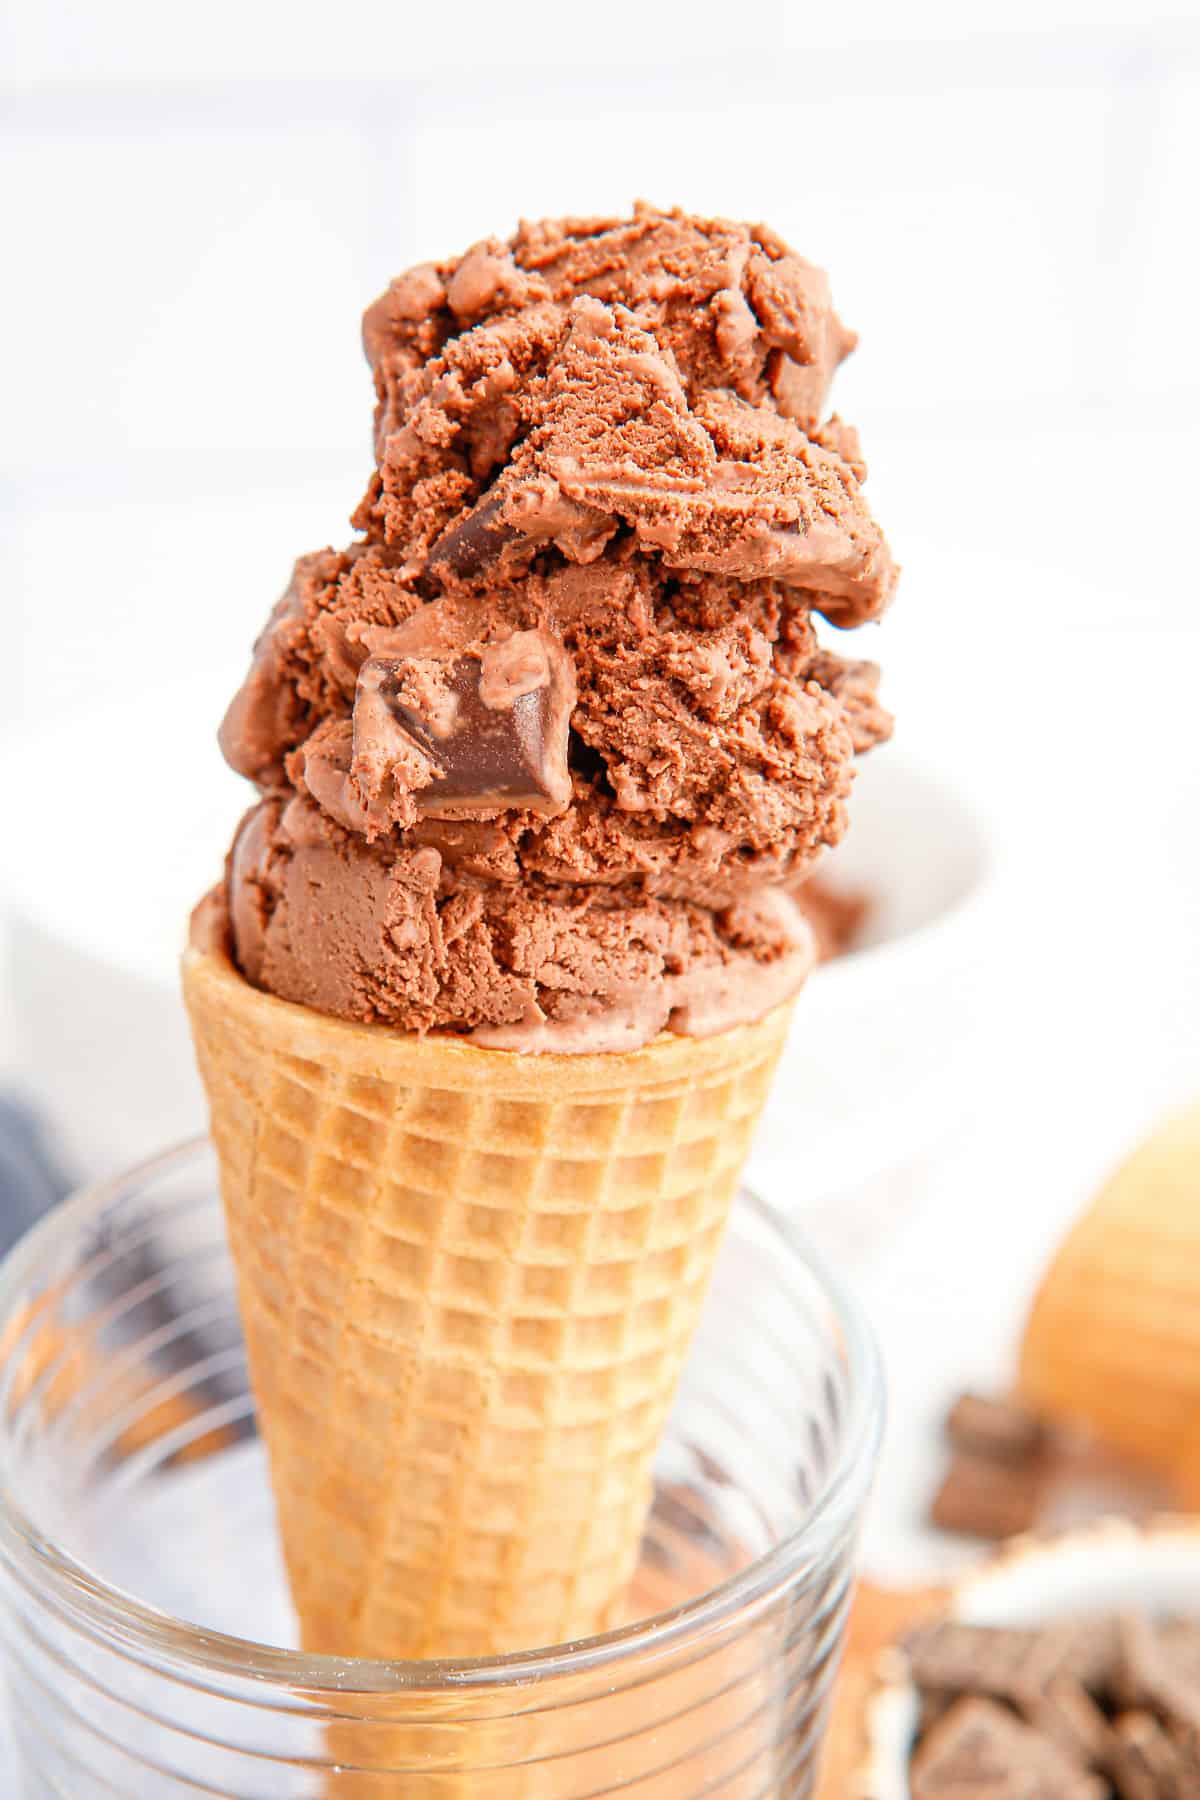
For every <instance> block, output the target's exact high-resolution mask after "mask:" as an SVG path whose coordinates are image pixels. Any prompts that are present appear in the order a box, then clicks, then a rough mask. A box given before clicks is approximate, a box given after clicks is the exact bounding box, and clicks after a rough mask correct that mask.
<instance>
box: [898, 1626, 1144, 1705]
mask: <svg viewBox="0 0 1200 1800" xmlns="http://www.w3.org/2000/svg"><path fill="white" fill-rule="evenodd" d="M1111 1646H1112V1635H1111V1633H1110V1632H1108V1631H1107V1629H1106V1624H1105V1622H1104V1621H1091V1620H1086V1621H1078V1622H1070V1623H1066V1624H1062V1625H1054V1626H1049V1627H1046V1628H1044V1629H1043V1630H1040V1631H1033V1630H1018V1629H1016V1628H1011V1629H1004V1628H1002V1627H999V1626H991V1625H964V1624H962V1623H960V1622H959V1621H958V1620H954V1619H942V1620H937V1621H935V1622H934V1623H932V1624H929V1625H922V1626H919V1627H918V1628H917V1630H916V1631H914V1632H912V1633H911V1634H910V1636H909V1637H908V1638H907V1639H906V1641H905V1645H904V1648H905V1651H906V1653H907V1655H908V1660H909V1664H910V1667H911V1669H912V1676H913V1680H914V1681H915V1682H916V1684H917V1686H918V1687H920V1688H927V1689H931V1690H933V1691H935V1692H941V1693H949V1694H987V1695H989V1696H990V1697H991V1698H992V1699H995V1700H1009V1701H1012V1702H1013V1703H1014V1704H1015V1705H1018V1706H1023V1705H1024V1704H1025V1702H1026V1701H1027V1700H1028V1699H1029V1698H1030V1697H1031V1696H1036V1695H1041V1694H1045V1693H1047V1692H1048V1691H1049V1689H1050V1686H1051V1684H1052V1683H1054V1682H1057V1681H1074V1682H1077V1683H1078V1684H1079V1686H1081V1687H1085V1688H1090V1689H1092V1690H1093V1691H1099V1690H1101V1689H1102V1688H1103V1686H1104V1685H1105V1682H1106V1680H1107V1678H1108V1675H1109V1672H1110V1670H1111V1668H1112V1647H1111Z"/></svg>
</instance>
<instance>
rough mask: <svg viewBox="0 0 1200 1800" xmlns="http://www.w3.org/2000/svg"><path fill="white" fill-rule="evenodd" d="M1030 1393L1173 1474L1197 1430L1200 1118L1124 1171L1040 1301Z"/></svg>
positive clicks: (1028, 1343) (1030, 1336)
mask: <svg viewBox="0 0 1200 1800" xmlns="http://www.w3.org/2000/svg"><path fill="white" fill-rule="evenodd" d="M1021 1381H1022V1386H1023V1388H1024V1390H1025V1392H1026V1394H1027V1395H1028V1396H1029V1398H1030V1399H1031V1400H1032V1401H1033V1402H1034V1404H1035V1405H1037V1406H1039V1407H1041V1408H1043V1409H1044V1410H1045V1411H1046V1412H1048V1413H1049V1414H1051V1415H1052V1416H1062V1417H1067V1418H1075V1419H1080V1420H1083V1421H1085V1422H1086V1423H1087V1424H1089V1425H1090V1426H1091V1427H1092V1428H1093V1429H1094V1430H1095V1431H1096V1432H1097V1433H1098V1434H1099V1435H1100V1436H1101V1437H1102V1438H1103V1439H1104V1440H1105V1441H1106V1442H1108V1443H1110V1444H1112V1445H1113V1446H1114V1447H1115V1448H1117V1449H1119V1450H1123V1451H1125V1452H1127V1453H1129V1454H1131V1455H1134V1456H1139V1457H1143V1458H1145V1459H1147V1460H1148V1461H1150V1462H1151V1463H1153V1464H1154V1465H1156V1466H1157V1467H1158V1468H1160V1469H1161V1470H1162V1471H1163V1472H1164V1473H1167V1474H1174V1473H1176V1472H1177V1471H1178V1470H1179V1466H1180V1463H1181V1462H1186V1459H1187V1457H1188V1455H1189V1454H1193V1455H1194V1452H1190V1450H1189V1446H1190V1445H1191V1443H1192V1441H1193V1438H1194V1435H1195V1433H1196V1430H1197V1428H1198V1427H1200V1107H1196V1108H1193V1109H1192V1110H1191V1111H1190V1112H1188V1113H1184V1114H1182V1115H1180V1116H1179V1117H1177V1118H1175V1119H1172V1120H1170V1121H1169V1122H1168V1123H1167V1124H1166V1125H1165V1126H1163V1127H1162V1128H1161V1129H1160V1130H1159V1131H1157V1132H1156V1133H1155V1134H1154V1136H1153V1137H1151V1138H1149V1139H1148V1140H1147V1142H1146V1143H1145V1144H1143V1145H1142V1147H1141V1148H1140V1149H1139V1150H1137V1151H1135V1153H1134V1154H1133V1156H1131V1157H1130V1158H1129V1160H1128V1162H1126V1163H1125V1164H1124V1166H1123V1167H1122V1168H1121V1169H1119V1170H1118V1171H1117V1173H1116V1174H1115V1175H1114V1176H1113V1178H1112V1180H1111V1181H1110V1182H1109V1183H1108V1186H1107V1187H1106V1188H1105V1189H1104V1191H1103V1192H1102V1193H1101V1195H1100V1196H1099V1198H1098V1199H1097V1200H1096V1201H1095V1203H1094V1205H1093V1206H1092V1207H1091V1208H1090V1210H1089V1211H1088V1212H1087V1213H1085V1214H1084V1216H1083V1218H1082V1219H1081V1220H1080V1221H1079V1223H1078V1224H1077V1225H1076V1226H1075V1229H1074V1230H1073V1231H1072V1232H1071V1234H1070V1236H1069V1237H1068V1238H1067V1240H1066V1242H1065V1243H1064V1244H1063V1246H1062V1248H1061V1249H1060V1250H1059V1252H1058V1255H1057V1256H1056V1258H1055V1260H1054V1262H1053V1264H1052V1265H1051V1268H1050V1271H1049V1274H1048V1275H1047V1276H1046V1278H1045V1280H1044V1282H1043V1284H1042V1287H1041V1290H1040V1292H1039V1294H1038V1296H1037V1299H1036V1301H1035V1302H1034V1307H1033V1311H1032V1313H1031V1315H1030V1319H1029V1324H1028V1326H1027V1328H1026V1333H1025V1341H1024V1345H1023V1348H1022V1353H1021Z"/></svg>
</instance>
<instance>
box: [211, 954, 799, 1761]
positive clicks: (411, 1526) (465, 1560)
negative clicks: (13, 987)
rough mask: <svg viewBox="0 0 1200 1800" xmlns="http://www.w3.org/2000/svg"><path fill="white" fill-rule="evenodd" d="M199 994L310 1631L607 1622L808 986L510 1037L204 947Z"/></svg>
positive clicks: (510, 1638) (245, 1298) (262, 1387)
mask: <svg viewBox="0 0 1200 1800" xmlns="http://www.w3.org/2000/svg"><path fill="white" fill-rule="evenodd" d="M184 991H185V996H186V1000H187V1005H188V1009H189V1013H190V1016H191V1023H192V1030H193V1034H194V1037H195V1040H196V1047H197V1053H198V1058H199V1062H200V1068H201V1073H202V1075H203V1078H204V1082H205V1086H206V1088H207V1091H208V1097H209V1103H210V1109H211V1114H212V1131H213V1137H214V1140H215V1142H216V1146H217V1153H218V1157H219V1161H220V1173H221V1184H222V1191H223V1196H224V1200H225V1206H226V1212H227V1217H228V1224H229V1236H230V1242H231V1246H232V1250H233V1256H234V1260H235V1264H236V1267H237V1272H238V1283H239V1297H240V1303H241V1310H242V1316H243V1322H244V1327H245V1333H246V1341H247V1348H248V1354H249V1362H250V1371H251V1379H252V1382H253V1385H254V1391H255V1396H256V1401H257V1405H258V1412H259V1420H260V1429H261V1430H262V1432H263V1435H264V1437H265V1440H266V1444H267V1449H268V1453H269V1457H270V1465H271V1475H272V1481H273V1485H274V1490H275V1496H276V1502H277V1508H278V1514H279V1523H280V1531H281V1538H282V1542H283V1546H284V1554H285V1558H286V1562H287V1567H288V1574H289V1578H290V1583H291V1588H292V1593H293V1597H294V1599H295V1603H296V1607H297V1611H298V1613H299V1617H300V1621H301V1628H302V1633H303V1638H304V1642H305V1644H306V1646H307V1647H308V1648H310V1649H315V1650H323V1651H329V1652H333V1653H336V1654H343V1655H351V1654H353V1655H364V1656H382V1657H393V1656H407V1657H427V1656H473V1655H489V1654H494V1653H498V1652H503V1651H508V1650H514V1649H532V1648H534V1647H536V1646H539V1645H544V1644H550V1643H557V1642H562V1641H565V1640H568V1639H571V1638H573V1637H576V1636H580V1635H585V1634H590V1633H592V1632H595V1631H597V1630H600V1629H603V1628H605V1627H606V1626H607V1625H609V1624H610V1623H612V1622H614V1621H615V1619H616V1618H617V1617H618V1614H619V1609H620V1606H621V1602H622V1597H623V1594H624V1590H625V1588H626V1586H627V1583H628V1581H629V1578H630V1576H631V1574H632V1572H633V1569H634V1566H635V1563H636V1560H637V1554H638V1547H639V1543H640V1538H641V1533H642V1527H643V1523H644V1518H645V1514H646V1510H647V1506H648V1502H649V1498H650V1493H651V1477H652V1465H653V1459H654V1453H655V1448H656V1446H657V1443H658V1441H659V1438H660V1435H661V1433H662V1430H663V1426H664V1424H665V1421H666V1416H667V1412H668V1409H669V1407H670V1403H671V1399H672V1396H673V1393H674V1390H675V1385H676V1381H677V1378H678V1375H679V1372H680V1368H681V1365H682V1362H683V1359H684V1356H685V1354H686V1351H687V1348H688V1344H689V1340H690V1338H691V1335H692V1330H693V1327H694V1324H695V1321H696V1316H697V1312H698V1309H699V1306H700V1303H701V1300H702V1299H703V1296H704V1293H705V1290H706V1288H707V1285H708V1280H709V1276H710V1273H711V1269H712V1265H713V1260H714V1256H715V1252H716V1248H717V1245H718V1242H719V1240H720V1237H721V1233H722V1229H723V1226H724V1223H725V1220H726V1216H727V1213H728V1208H729V1204H730V1201H731V1199H732V1197H733V1194H734V1191H735V1189H736V1186H737V1181H738V1177H739V1174H740V1171H741V1167H742V1163H743V1160H744V1157H745V1154H746V1150H747V1148H748V1145H749V1141H750V1136H751V1133H752V1131H753V1128H754V1124H755V1121H756V1119H757V1117H758V1113H759V1110H760V1108H761V1105H762V1102H763V1100H764V1098H765V1096H766V1093H767V1090H768V1087H769V1085H770V1080H771V1075H772V1072H773V1069H774V1065H775V1062H776V1059H777V1057H778V1054H779V1051H780V1048H781V1046H782V1043H783V1039H784V1035H785V1033H786V1029H787V1024H788V1017H789V1014H790V1010H791V1009H790V1006H784V1007H781V1008H778V1009H776V1011H774V1012H773V1013H771V1014H770V1015H768V1017H766V1018H765V1019H763V1020H761V1021H759V1022H757V1023H755V1024H752V1025H748V1026H742V1027H738V1028H737V1029H734V1030H731V1031H728V1032H725V1033H722V1034H720V1035H718V1036H716V1037H712V1038H707V1039H702V1040H696V1039H687V1038H676V1037H673V1036H669V1035H664V1036H662V1037H660V1038H659V1039H657V1040H656V1041H655V1042H654V1043H652V1044H650V1045H648V1046H647V1047H646V1048H644V1049H642V1050H637V1051H632V1052H628V1053H624V1054H618V1055H603V1056H600V1055H597V1056H520V1055H516V1054H513V1053H511V1052H503V1051H494V1050H485V1049H481V1048H478V1047H476V1046H473V1045H470V1044H466V1043H463V1042H458V1041H453V1040H448V1039H445V1038H433V1037H429V1038H418V1037H415V1036H410V1035H408V1034H404V1033H399V1032H395V1031H390V1030H387V1029H385V1028H382V1027H375V1026H358V1025H352V1024H347V1023H345V1022H343V1021H341V1020H337V1019H331V1018H327V1017H325V1016H323V1015H321V1014H318V1013H314V1012H312V1011H309V1010H308V1009H306V1008H303V1007H299V1006H293V1005H290V1004H288V1003H286V1002H283V1001H280V1000H277V999H274V998H273V997H271V996H269V995H265V994H262V993H259V992H258V991H257V990H256V989H255V988H253V987H251V986H250V985H249V984H248V983H247V982H245V981H244V980H243V979H242V977H241V976H240V975H239V974H238V973H237V972H236V970H235V969H234V968H233V967H232V966H231V964H230V963H229V962H228V960H227V959H226V958H224V957H223V956H222V955H220V954H219V953H217V952H216V951H212V950H205V949H199V948H193V949H191V950H189V951H188V953H187V955H186V957H185V963H184ZM356 1791H357V1790H356Z"/></svg>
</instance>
